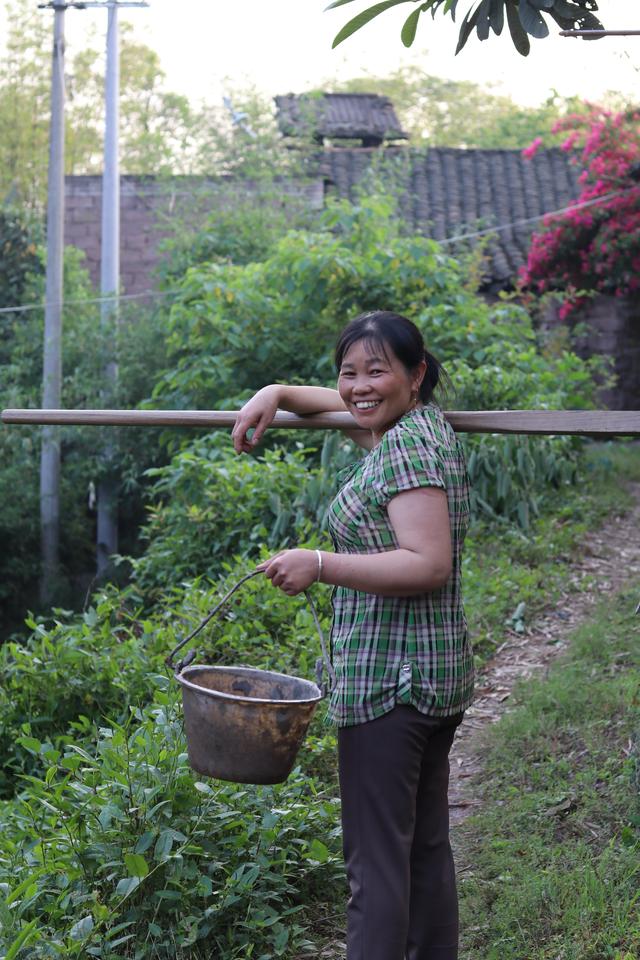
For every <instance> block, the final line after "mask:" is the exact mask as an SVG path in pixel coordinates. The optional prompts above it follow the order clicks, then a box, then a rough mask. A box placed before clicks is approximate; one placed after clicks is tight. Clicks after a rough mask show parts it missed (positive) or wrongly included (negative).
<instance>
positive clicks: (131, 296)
mask: <svg viewBox="0 0 640 960" xmlns="http://www.w3.org/2000/svg"><path fill="white" fill-rule="evenodd" d="M178 293H180V290H143V291H142V292H141V293H113V294H111V295H109V296H107V297H82V298H81V299H74V300H65V301H64V306H65V307H70V306H78V305H79V304H85V303H107V302H109V301H113V300H152V299H160V298H162V297H173V296H176V295H177V294H178ZM46 306H47V304H46V303H44V302H42V303H25V304H24V305H23V306H21V307H0V313H24V312H26V311H28V310H43V309H44V308H45V307H46Z"/></svg>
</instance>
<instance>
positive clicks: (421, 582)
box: [320, 548, 451, 597]
mask: <svg viewBox="0 0 640 960" xmlns="http://www.w3.org/2000/svg"><path fill="white" fill-rule="evenodd" d="M450 575H451V565H450V563H449V562H448V561H447V559H442V558H440V557H438V556H436V555H435V553H434V555H433V556H432V555H430V554H420V553H416V552H414V551H413V550H406V549H402V548H400V549H398V550H389V551H386V552H384V553H372V554H353V553H328V552H323V553H322V576H321V578H320V579H321V581H322V583H329V584H332V585H333V586H339V587H348V588H349V589H350V590H361V591H362V592H364V593H377V594H380V595H381V596H385V597H403V596H411V595H413V594H419V593H425V592H427V591H429V590H437V589H439V588H440V587H442V586H444V584H445V583H446V582H447V580H448V579H449V576H450Z"/></svg>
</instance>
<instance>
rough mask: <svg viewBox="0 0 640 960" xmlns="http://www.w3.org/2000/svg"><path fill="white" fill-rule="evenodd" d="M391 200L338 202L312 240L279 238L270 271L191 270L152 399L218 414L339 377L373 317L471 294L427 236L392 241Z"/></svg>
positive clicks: (302, 234)
mask: <svg viewBox="0 0 640 960" xmlns="http://www.w3.org/2000/svg"><path fill="white" fill-rule="evenodd" d="M392 213H393V205H392V203H391V202H390V201H389V200H387V199H386V198H384V197H376V196H368V197H364V198H363V199H362V200H361V202H360V203H359V204H357V205H352V204H349V203H348V202H346V201H344V202H339V203H335V204H333V205H331V206H330V207H329V209H328V211H327V213H326V214H325V216H324V218H323V220H322V223H321V225H320V228H319V229H318V230H316V231H315V232H311V231H295V232H291V233H290V234H288V235H287V236H286V237H284V238H283V239H281V240H280V241H279V243H278V244H277V245H276V247H275V249H274V252H273V253H272V255H271V256H269V257H268V258H267V259H266V260H265V261H264V262H261V263H251V264H247V265H245V266H235V265H228V264H220V263H214V264H207V265H202V266H200V267H198V268H195V269H192V270H189V271H188V272H187V274H186V276H185V279H184V281H183V283H182V287H181V295H180V297H179V299H178V301H177V302H176V303H174V305H173V307H172V309H171V314H170V319H169V338H168V349H169V361H170V363H171V364H172V366H171V369H169V370H168V371H167V373H166V374H165V376H164V377H163V378H162V379H161V380H160V381H159V383H158V385H157V387H156V389H155V391H154V400H155V401H156V402H157V403H159V404H162V405H164V406H176V407H187V408H204V409H211V408H212V407H215V406H216V405H219V404H220V403H226V401H228V399H229V398H230V397H236V396H238V394H240V393H241V392H242V391H247V390H251V391H254V390H256V389H258V388H259V387H261V386H263V385H264V384H265V383H268V382H270V381H273V380H274V379H275V380H285V381H290V380H297V381H303V382H323V381H325V380H327V379H331V378H333V367H332V363H331V358H330V351H331V345H332V344H333V342H334V340H335V337H336V335H337V333H338V331H339V330H340V329H341V328H342V326H343V325H344V322H345V319H346V318H348V317H350V316H351V315H352V314H355V313H358V312H360V311H361V310H367V309H377V308H380V309H383V308H388V309H394V308H395V309H397V308H398V305H399V304H401V305H402V307H403V310H404V311H405V312H407V313H409V315H411V314H412V313H413V314H415V312H416V310H417V309H418V307H421V306H422V307H423V306H425V305H427V304H428V303H444V302H446V301H447V300H448V299H450V297H452V296H453V295H454V294H455V293H456V291H457V290H458V289H459V288H460V287H462V286H464V279H463V273H462V269H461V267H460V266H459V265H458V264H457V263H456V261H454V260H452V259H451V258H450V257H448V256H446V255H445V254H443V253H442V252H441V251H440V249H439V247H438V245H437V244H436V243H434V242H433V241H430V240H425V239H423V238H419V237H415V238H394V236H393V228H392V227H391V226H390V217H391V214H392Z"/></svg>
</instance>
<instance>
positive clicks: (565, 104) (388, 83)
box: [334, 66, 590, 150]
mask: <svg viewBox="0 0 640 960" xmlns="http://www.w3.org/2000/svg"><path fill="white" fill-rule="evenodd" d="M334 89H336V90H337V91H338V90H339V91H352V92H354V93H365V92H367V93H371V91H372V90H373V91H375V92H376V93H379V94H382V95H383V96H387V97H389V98H390V100H391V101H392V103H393V105H394V107H395V108H396V110H397V113H398V116H399V118H400V121H401V124H402V127H403V129H405V130H406V131H407V133H408V134H409V136H410V140H411V145H412V146H424V145H425V144H427V145H429V146H433V147H479V148H483V149H494V148H495V149H503V150H513V149H521V148H523V147H525V146H527V144H529V143H531V141H532V140H533V139H534V138H535V137H545V136H549V135H551V130H552V128H553V126H554V124H556V123H557V122H558V121H559V120H560V119H561V117H563V116H564V115H565V114H567V113H573V114H575V113H586V112H588V111H589V109H590V108H589V107H588V105H586V104H584V103H583V102H582V101H580V100H579V99H578V97H569V98H566V97H560V96H559V95H558V94H553V96H551V97H549V98H548V99H547V100H545V101H544V103H541V104H540V105H539V106H537V107H522V106H520V105H519V104H517V103H515V102H514V101H513V100H512V99H511V98H510V97H508V96H505V95H503V94H498V93H493V92H492V91H491V89H487V88H485V87H482V86H480V85H479V84H476V83H472V82H471V81H468V80H446V79H443V78H442V77H435V76H431V75H429V74H426V73H424V72H423V71H422V70H421V69H420V68H419V67H417V66H412V67H403V68H401V69H400V70H396V71H395V72H394V73H392V74H391V75H390V76H388V77H356V78H354V79H352V80H347V81H346V82H344V83H341V84H340V85H338V86H335V87H334Z"/></svg>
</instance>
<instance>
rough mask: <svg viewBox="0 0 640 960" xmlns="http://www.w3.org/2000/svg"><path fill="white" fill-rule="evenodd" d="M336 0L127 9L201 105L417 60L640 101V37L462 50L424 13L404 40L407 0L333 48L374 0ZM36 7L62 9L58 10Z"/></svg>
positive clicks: (439, 68)
mask: <svg viewBox="0 0 640 960" xmlns="http://www.w3.org/2000/svg"><path fill="white" fill-rule="evenodd" d="M327 2H328V0H224V2H222V0H217V2H216V0H150V5H149V7H148V8H130V9H128V10H127V9H123V10H122V11H121V12H120V18H121V20H122V21H125V20H126V21H128V22H130V23H131V24H132V25H133V27H134V31H135V35H136V37H138V38H139V39H141V40H143V41H144V42H146V43H148V44H149V46H151V47H152V48H153V49H155V50H156V51H157V52H158V53H159V55H160V58H161V63H162V67H163V69H164V70H165V72H166V74H167V87H168V88H169V89H172V90H174V91H176V92H179V93H184V94H187V95H188V96H189V97H190V99H191V100H193V101H194V102H195V103H198V102H200V101H202V100H204V101H208V102H211V103H214V102H215V103H217V102H219V100H220V96H221V91H222V89H223V87H224V85H225V83H226V85H227V86H228V87H230V88H231V89H233V88H242V87H246V86H248V85H255V86H257V87H258V88H259V89H261V90H263V91H264V92H265V93H267V94H270V95H275V94H277V93H289V92H294V93H297V92H301V91H303V90H305V89H309V88H310V87H319V86H321V85H322V83H323V81H326V80H327V79H331V78H333V77H337V78H341V79H346V78H349V77H353V76H361V75H363V74H371V75H374V76H375V75H378V76H383V75H385V74H387V73H390V72H392V71H393V70H395V69H397V68H398V67H400V66H402V65H408V64H415V63H417V64H419V65H420V66H422V67H423V69H424V70H425V72H426V73H432V74H436V75H439V76H442V77H448V78H451V79H459V80H463V79H468V80H474V81H476V82H479V83H482V84H498V85H499V88H500V91H501V92H508V93H509V94H510V95H511V96H512V97H513V98H514V99H516V100H518V101H520V102H521V103H525V104H536V103H540V102H541V101H542V100H544V99H545V97H546V96H547V95H548V93H549V92H550V91H551V90H552V89H553V88H555V89H556V90H558V92H559V93H561V94H565V95H571V94H580V95H581V96H583V97H584V98H585V99H592V100H597V99H598V97H600V96H602V94H604V93H605V92H606V91H607V90H617V91H621V92H623V93H624V94H626V95H627V96H630V97H633V96H635V97H636V99H640V36H639V37H611V38H605V39H602V40H598V41H591V42H585V41H583V40H574V39H568V38H562V37H558V36H551V37H549V38H547V39H546V40H542V41H535V40H534V41H532V50H531V53H530V55H529V57H527V58H523V57H520V56H519V54H517V53H516V52H515V49H514V48H513V45H512V43H511V40H510V38H509V37H508V36H507V35H506V33H507V31H506V27H505V31H504V32H503V35H502V36H501V37H495V36H494V35H493V34H491V36H490V38H489V40H487V41H485V42H484V43H480V42H479V41H478V39H477V37H476V36H475V33H474V34H473V35H472V37H470V39H469V40H468V42H467V45H466V47H465V49H464V50H463V51H462V52H461V53H460V54H459V55H458V56H457V57H454V50H455V45H456V38H457V32H458V26H456V25H454V24H452V23H451V21H450V18H449V17H448V16H447V17H443V16H438V17H437V18H436V19H435V20H432V19H431V17H430V15H426V16H423V17H422V19H421V21H420V24H419V27H418V35H417V38H416V41H415V42H414V46H413V47H412V48H411V49H410V50H406V49H405V47H404V46H403V45H402V43H401V41H400V36H399V34H400V27H401V25H402V23H403V21H404V19H405V18H406V16H408V14H409V13H410V12H411V9H412V7H410V6H409V5H405V4H402V5H400V7H398V8H397V9H393V8H392V9H391V10H389V11H387V12H385V13H383V14H382V15H381V16H380V17H379V18H378V19H377V20H374V21H373V22H372V23H370V24H367V26H365V27H364V28H363V29H362V30H361V31H360V32H359V33H357V34H356V35H355V36H353V37H351V38H349V39H348V40H346V41H345V42H344V43H343V44H342V45H341V46H339V47H338V48H337V49H336V50H332V49H331V42H332V39H333V37H334V35H335V34H336V33H337V31H338V30H339V29H340V27H341V26H342V25H343V24H344V23H345V22H346V21H347V20H348V19H350V18H351V17H352V16H354V15H355V14H356V13H358V12H359V11H360V10H363V9H365V8H366V7H368V6H370V5H371V3H372V2H373V0H354V2H353V3H350V4H347V5H346V6H343V7H339V8H338V9H336V10H331V11H328V12H324V7H325V6H326V3H327ZM470 5H471V0H468V2H464V0H463V2H462V3H461V4H460V8H461V15H460V16H459V19H461V17H462V15H464V13H466V10H467V9H468V7H469V6H470ZM599 5H600V15H601V18H602V20H603V21H604V23H605V25H606V26H607V27H608V28H609V29H624V28H626V29H640V0H600V4H599ZM35 6H36V2H35V0H34V8H35ZM7 7H8V2H7V0H0V36H1V35H2V33H4V24H6V15H7ZM38 15H40V16H43V17H47V18H50V19H51V18H52V16H53V15H52V13H51V11H50V10H42V11H38ZM106 19H107V15H106V11H103V10H94V9H87V10H69V11H68V12H67V14H66V33H67V50H68V54H69V56H72V55H73V53H74V52H76V51H77V50H78V49H79V48H80V47H81V46H83V45H84V44H85V43H86V38H87V36H88V33H89V31H90V30H91V29H93V30H95V31H97V33H98V35H100V34H103V32H104V29H105V27H106ZM550 27H551V30H552V34H553V33H555V32H556V31H557V28H556V26H555V24H553V23H552V22H551V21H550ZM95 42H96V41H94V43H95ZM98 42H100V41H98Z"/></svg>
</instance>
